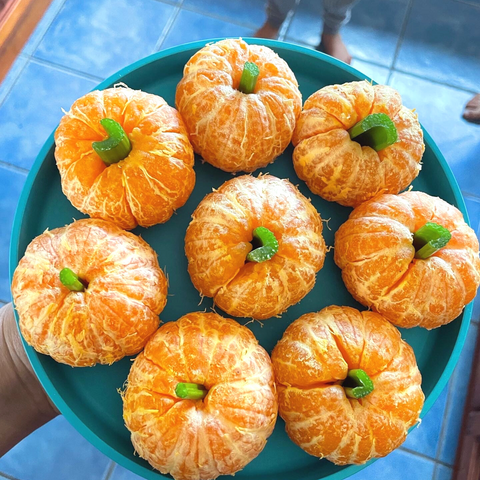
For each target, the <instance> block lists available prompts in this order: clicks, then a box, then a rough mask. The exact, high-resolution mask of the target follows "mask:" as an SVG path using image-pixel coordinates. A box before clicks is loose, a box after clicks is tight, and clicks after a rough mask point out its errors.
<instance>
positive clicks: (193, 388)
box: [175, 383, 207, 400]
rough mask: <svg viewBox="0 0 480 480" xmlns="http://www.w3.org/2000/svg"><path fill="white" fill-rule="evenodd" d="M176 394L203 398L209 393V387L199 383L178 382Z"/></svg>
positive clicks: (192, 398)
mask: <svg viewBox="0 0 480 480" xmlns="http://www.w3.org/2000/svg"><path fill="white" fill-rule="evenodd" d="M175 395H176V396H177V397H179V398H185V399H189V400H201V399H202V398H204V397H205V396H206V395H207V389H206V388H205V387H204V386H203V385H198V384H197V383H177V386H176V387H175Z"/></svg>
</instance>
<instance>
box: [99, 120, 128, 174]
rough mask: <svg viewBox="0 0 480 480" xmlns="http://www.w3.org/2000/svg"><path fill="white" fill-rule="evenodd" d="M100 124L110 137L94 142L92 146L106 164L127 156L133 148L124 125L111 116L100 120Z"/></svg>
mask: <svg viewBox="0 0 480 480" xmlns="http://www.w3.org/2000/svg"><path fill="white" fill-rule="evenodd" d="M100 124H101V125H102V127H103V128H104V130H105V132H106V133H107V135H108V138H106V139H105V140H102V141H101V142H93V143H92V148H93V149H94V150H95V152H96V153H97V154H98V156H99V157H100V158H101V159H102V160H103V162H104V163H105V164H106V165H112V164H113V163H117V162H119V161H120V160H123V159H124V158H126V157H127V156H128V154H129V153H130V151H131V150H132V145H131V143H130V140H129V138H128V136H127V134H126V133H125V130H124V129H123V128H122V126H121V125H120V124H119V123H118V122H116V121H115V120H112V119H111V118H104V119H102V120H100Z"/></svg>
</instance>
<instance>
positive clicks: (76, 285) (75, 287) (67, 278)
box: [60, 268, 85, 292]
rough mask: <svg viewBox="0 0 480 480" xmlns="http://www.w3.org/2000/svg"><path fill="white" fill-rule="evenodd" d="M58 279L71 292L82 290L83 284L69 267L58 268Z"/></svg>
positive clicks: (83, 288)
mask: <svg viewBox="0 0 480 480" xmlns="http://www.w3.org/2000/svg"><path fill="white" fill-rule="evenodd" d="M60 281H61V282H62V284H63V285H65V287H67V288H68V289H69V290H72V292H83V291H84V290H85V285H84V284H83V283H82V282H81V281H80V279H79V278H78V275H77V274H76V273H74V272H73V271H72V270H70V269H69V268H63V269H62V270H60Z"/></svg>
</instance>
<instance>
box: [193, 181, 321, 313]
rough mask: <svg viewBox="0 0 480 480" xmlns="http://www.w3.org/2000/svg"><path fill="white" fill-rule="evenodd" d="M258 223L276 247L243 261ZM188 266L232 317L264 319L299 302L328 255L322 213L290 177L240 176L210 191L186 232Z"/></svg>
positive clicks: (198, 283) (197, 285)
mask: <svg viewBox="0 0 480 480" xmlns="http://www.w3.org/2000/svg"><path fill="white" fill-rule="evenodd" d="M257 227H265V228H267V229H269V230H270V231H271V232H272V233H273V234H274V236H275V238H276V239H277V241H278V252H277V253H276V254H275V255H273V257H272V258H271V259H270V260H267V261H263V262H260V263H256V262H251V261H246V260H247V258H246V257H247V255H248V254H249V253H250V251H251V250H252V244H251V242H252V239H253V232H254V230H255V229H256V228H257ZM185 252H186V255H187V258H188V272H189V274H190V278H191V279H192V282H193V284H194V286H195V288H196V289H197V290H198V291H199V292H200V294H201V295H205V296H207V297H213V299H214V301H215V304H216V305H218V306H219V307H220V308H221V309H222V310H223V311H225V312H227V313H229V314H230V315H234V316H237V317H252V318H256V319H266V318H269V317H272V316H274V315H278V314H280V313H282V312H284V311H285V310H286V309H287V308H288V307H289V306H291V305H294V304H295V303H297V302H299V301H300V300H301V299H302V298H303V297H304V296H305V295H306V294H307V293H308V292H309V291H310V290H311V289H312V288H313V286H314V284H315V275H316V273H317V272H318V271H319V270H320V269H321V268H322V266H323V262H324V259H325V242H324V240H323V237H322V220H321V218H320V215H319V214H318V212H317V211H316V210H315V207H314V206H313V205H312V204H311V203H310V201H309V200H308V199H307V198H305V197H304V196H303V195H302V194H301V193H300V192H299V191H298V189H297V188H296V187H294V186H293V185H292V184H291V183H290V182H289V181H288V180H281V179H279V178H277V177H274V176H272V175H263V176H259V177H258V178H255V177H253V176H249V175H244V176H241V177H238V178H234V179H232V180H229V181H227V182H225V183H224V184H223V185H222V186H221V187H220V188H219V189H218V190H216V191H214V192H213V193H210V194H209V195H207V196H206V197H205V198H204V199H203V200H202V201H201V202H200V204H199V205H198V207H197V208H196V210H195V211H194V213H193V215H192V221H191V223H190V225H189V227H188V229H187V233H186V236H185Z"/></svg>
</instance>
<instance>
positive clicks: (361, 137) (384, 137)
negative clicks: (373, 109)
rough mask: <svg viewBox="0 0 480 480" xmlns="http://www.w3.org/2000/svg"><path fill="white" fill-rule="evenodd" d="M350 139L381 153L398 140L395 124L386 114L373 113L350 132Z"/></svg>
mask: <svg viewBox="0 0 480 480" xmlns="http://www.w3.org/2000/svg"><path fill="white" fill-rule="evenodd" d="M348 133H349V134H350V138H351V139H352V140H355V141H356V142H357V143H359V144H360V145H362V146H364V147H370V148H373V149H374V150H375V151H377V152H379V151H380V150H383V149H384V148H387V147H389V146H390V145H392V144H394V143H395V142H396V141H397V140H398V132H397V128H396V127H395V124H394V123H393V122H392V120H391V119H390V117H389V116H388V115H386V114H385V113H372V114H371V115H367V116H366V117H365V118H364V119H363V120H360V122H358V123H357V124H355V125H354V126H353V127H352V128H351V129H350V130H349V131H348Z"/></svg>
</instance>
